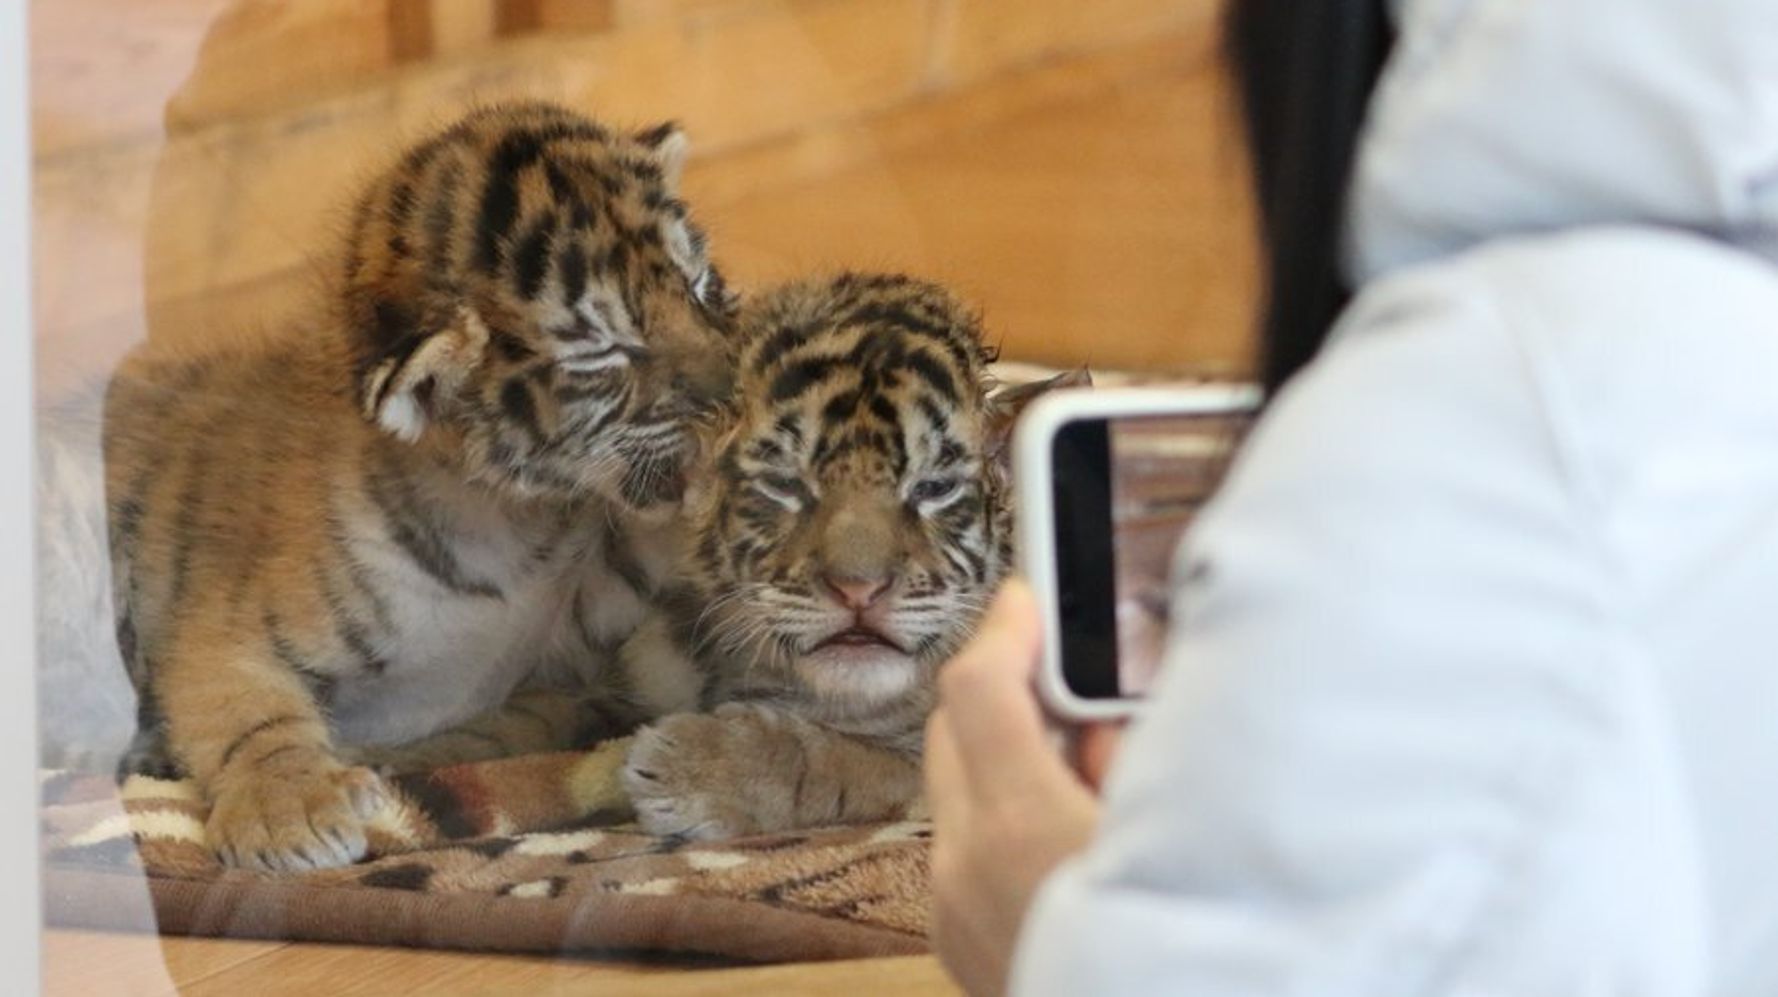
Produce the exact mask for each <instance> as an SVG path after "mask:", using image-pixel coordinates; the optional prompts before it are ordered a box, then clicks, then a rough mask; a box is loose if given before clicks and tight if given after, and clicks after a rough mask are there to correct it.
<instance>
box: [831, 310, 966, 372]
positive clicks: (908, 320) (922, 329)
mask: <svg viewBox="0 0 1778 997" xmlns="http://www.w3.org/2000/svg"><path fill="white" fill-rule="evenodd" d="M878 323H883V324H887V325H890V326H893V327H895V328H897V329H901V330H903V331H904V332H909V333H912V334H914V335H916V336H920V337H923V338H926V339H932V340H936V341H937V342H938V344H939V345H940V346H941V347H943V348H944V350H945V352H947V353H949V354H950V355H951V359H953V360H955V361H957V366H959V367H962V368H964V369H968V368H969V366H970V357H969V353H968V350H966V349H965V348H964V346H963V344H962V343H961V342H959V341H958V337H957V335H956V334H955V332H954V331H953V329H952V328H951V326H950V324H949V323H947V322H944V321H940V320H936V319H932V318H928V317H926V316H924V315H916V314H915V313H914V312H913V311H912V310H910V309H909V308H908V307H907V305H906V304H903V303H894V304H890V303H885V302H880V301H873V302H870V303H868V304H865V305H862V306H860V307H859V308H857V309H855V310H854V311H853V312H852V314H851V315H849V316H847V317H846V320H845V322H844V323H843V324H845V325H875V324H878Z"/></svg>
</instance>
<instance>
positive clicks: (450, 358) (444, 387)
mask: <svg viewBox="0 0 1778 997" xmlns="http://www.w3.org/2000/svg"><path fill="white" fill-rule="evenodd" d="M487 344H488V327H487V325H486V324H484V323H483V322H482V320H481V316H479V315H477V314H476V313H475V312H474V311H473V310H471V309H468V308H459V309H458V310H457V313H456V315H455V316H454V317H453V320H452V321H451V322H450V323H449V324H447V325H446V326H445V327H444V328H442V329H440V330H438V331H437V332H434V333H432V334H431V335H429V336H427V337H425V338H424V339H423V340H421V342H420V344H419V345H418V346H416V347H413V348H412V349H410V350H407V351H405V352H398V353H394V354H391V355H389V356H386V357H384V358H382V359H381V360H379V361H378V362H377V363H375V364H374V365H372V367H371V368H370V372H369V373H368V374H366V375H365V377H364V379H363V381H362V382H361V384H362V402H363V405H364V417H365V418H366V419H369V420H370V421H371V422H373V423H376V424H377V425H378V426H379V427H381V428H382V429H383V430H384V431H385V432H387V433H389V434H391V435H393V436H396V437H398V438H400V439H403V440H406V441H407V442H409V443H412V442H414V441H415V440H418V439H419V438H420V436H421V435H422V434H423V433H425V431H426V427H427V426H428V425H430V424H431V423H432V422H433V421H434V420H436V419H437V418H438V414H439V410H440V407H441V406H442V405H443V404H444V402H445V400H446V399H448V398H450V397H451V396H452V395H453V394H454V393H455V392H456V391H457V389H458V388H459V387H461V386H462V384H463V381H464V379H465V378H467V377H468V376H469V373H470V371H472V370H474V369H475V367H476V365H477V364H479V363H480V362H481V358H482V355H483V351H484V349H485V348H486V346H487Z"/></svg>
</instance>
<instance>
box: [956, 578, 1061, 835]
mask: <svg viewBox="0 0 1778 997" xmlns="http://www.w3.org/2000/svg"><path fill="white" fill-rule="evenodd" d="M1041 640H1042V630H1041V621H1040V620H1039V619H1038V618H1037V607H1036V603H1035V601H1034V600H1033V599H1032V597H1031V594H1030V590H1029V589H1027V588H1026V587H1025V586H1024V584H1023V583H1021V582H1017V581H1013V582H1010V583H1009V584H1008V585H1007V587H1006V588H1005V589H1004V590H1003V591H1002V593H1001V594H1000V596H998V597H997V598H996V599H995V602H994V606H993V607H992V609H990V611H989V613H988V615H987V617H985V618H984V620H983V624H982V628H981V630H980V631H979V632H978V634H977V635H976V638H975V639H974V640H973V641H971V643H970V645H969V646H968V647H966V648H965V649H964V650H963V651H962V652H960V653H959V654H958V655H957V657H956V659H954V660H953V661H951V662H950V663H949V664H947V665H946V666H945V672H944V674H943V676H942V678H941V679H940V686H941V690H940V699H941V702H942V704H943V705H944V707H945V708H946V712H947V723H946V730H947V732H948V735H949V736H950V737H952V738H953V739H954V741H955V751H956V754H957V756H958V758H959V761H960V766H961V769H962V776H963V778H964V779H965V780H966V781H967V784H968V785H967V787H966V789H967V791H968V792H969V793H971V794H972V799H973V800H974V801H975V802H976V803H978V804H979V803H985V802H988V801H991V800H1009V799H1014V798H1029V797H1030V795H1031V794H1032V793H1052V792H1055V791H1056V790H1057V789H1058V788H1059V787H1061V786H1064V785H1065V786H1067V787H1068V788H1070V789H1077V788H1078V786H1079V779H1078V777H1077V776H1075V774H1074V773H1073V772H1072V771H1071V770H1070V769H1069V768H1068V765H1067V764H1066V762H1065V761H1064V760H1063V758H1062V756H1061V755H1060V754H1059V753H1058V752H1057V751H1056V750H1055V749H1054V747H1053V746H1052V745H1051V743H1050V739H1049V737H1048V734H1047V729H1046V727H1045V726H1044V718H1043V711H1042V709H1041V707H1040V706H1039V705H1038V702H1037V698H1036V693H1035V691H1034V688H1033V686H1032V683H1031V674H1032V672H1033V671H1034V670H1035V668H1036V664H1037V656H1038V651H1039V649H1040V647H1041Z"/></svg>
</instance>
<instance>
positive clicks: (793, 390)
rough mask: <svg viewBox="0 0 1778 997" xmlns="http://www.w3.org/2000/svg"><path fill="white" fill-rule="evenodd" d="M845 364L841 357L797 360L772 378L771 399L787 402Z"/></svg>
mask: <svg viewBox="0 0 1778 997" xmlns="http://www.w3.org/2000/svg"><path fill="white" fill-rule="evenodd" d="M844 364H845V360H844V359H843V358H841V357H834V356H820V357H809V358H807V359H803V360H798V361H797V362H796V363H793V364H791V365H789V366H787V367H785V368H784V369H783V370H781V371H779V372H778V376H777V377H774V378H772V387H771V399H772V401H774V402H783V401H789V400H790V399H792V398H795V397H797V396H798V395H801V394H802V393H803V392H805V391H807V390H809V388H811V387H813V386H814V385H816V384H818V383H820V382H821V381H822V380H823V379H824V378H826V377H827V376H829V375H830V374H832V373H833V372H834V371H835V370H838V369H840V368H841V367H842V366H843V365H844Z"/></svg>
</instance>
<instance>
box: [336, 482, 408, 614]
mask: <svg viewBox="0 0 1778 997" xmlns="http://www.w3.org/2000/svg"><path fill="white" fill-rule="evenodd" d="M327 542H328V544H329V546H330V547H331V548H332V554H333V559H334V560H335V561H336V562H338V563H340V564H343V565H345V567H346V580H347V581H349V582H351V583H352V588H353V589H354V590H355V591H356V592H357V593H358V598H359V600H360V601H361V602H364V603H366V604H367V605H369V606H370V615H371V618H372V619H373V620H374V621H375V622H376V625H377V627H378V629H380V630H382V631H383V632H385V633H387V632H388V631H390V630H393V629H394V628H395V625H394V622H393V620H392V619H391V617H390V615H389V602H388V600H387V599H385V598H384V597H383V593H381V592H379V591H377V587H376V584H375V582H374V581H373V580H372V579H371V576H370V568H369V567H368V566H366V565H365V563H364V562H363V561H360V560H359V559H358V558H357V556H356V555H354V554H353V552H352V547H353V545H352V542H351V540H349V539H348V538H347V537H346V528H345V526H344V525H343V524H342V523H341V521H340V518H339V515H338V513H337V512H335V511H334V507H333V502H332V496H329V501H328V508H327Z"/></svg>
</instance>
